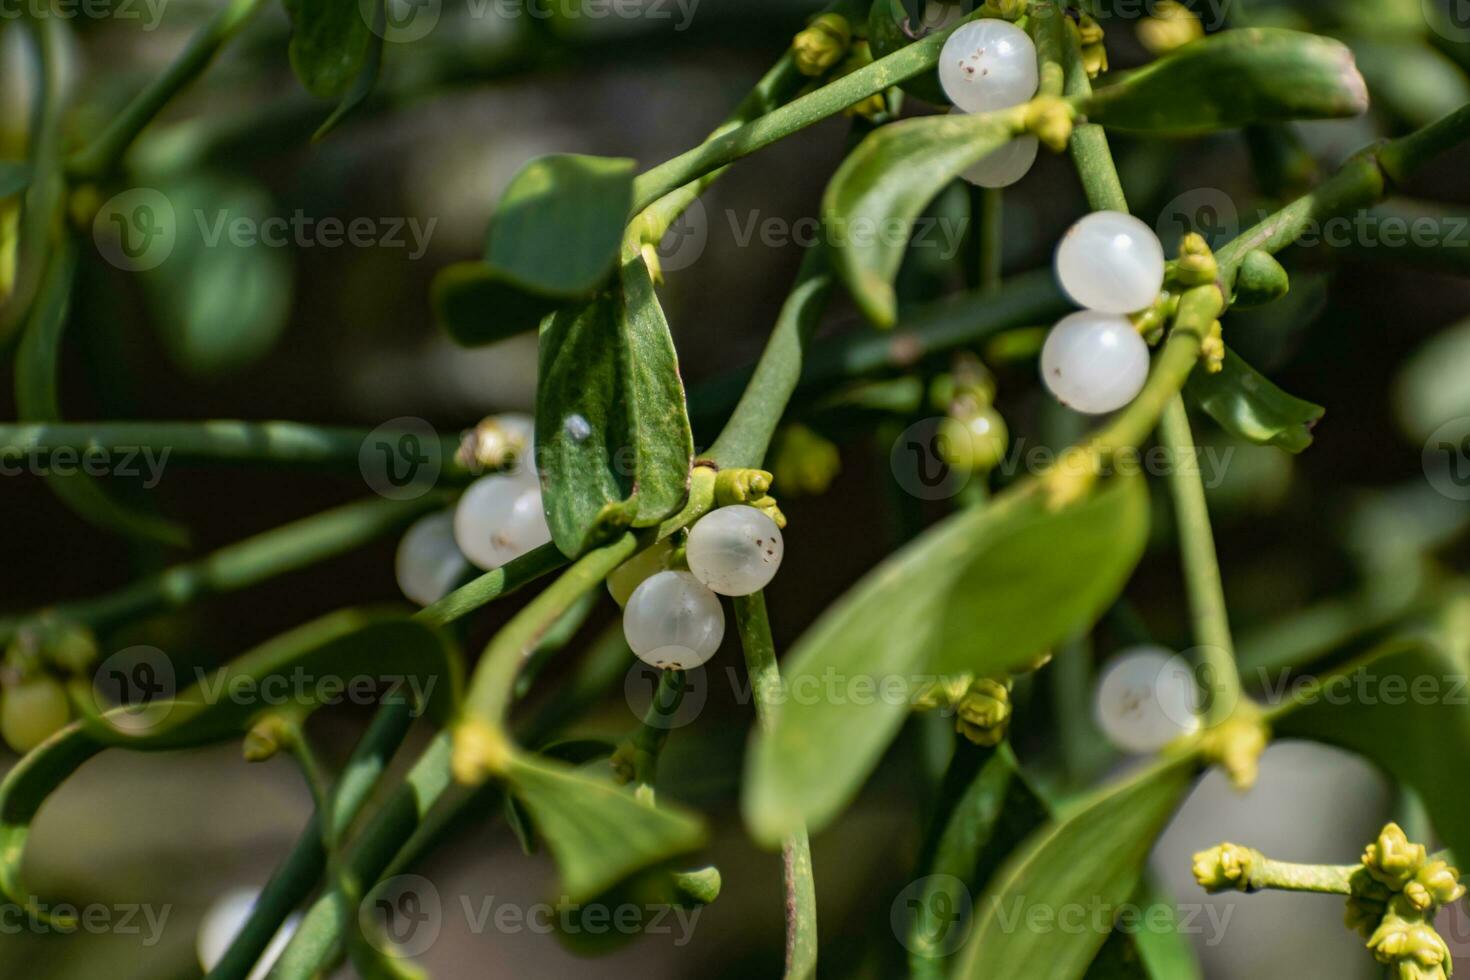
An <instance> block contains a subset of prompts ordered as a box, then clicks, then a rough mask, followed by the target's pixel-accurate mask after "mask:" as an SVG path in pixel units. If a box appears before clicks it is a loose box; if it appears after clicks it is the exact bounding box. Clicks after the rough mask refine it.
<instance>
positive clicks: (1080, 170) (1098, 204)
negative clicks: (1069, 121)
mask: <svg viewBox="0 0 1470 980" xmlns="http://www.w3.org/2000/svg"><path fill="white" fill-rule="evenodd" d="M1057 19H1058V20H1060V19H1061V18H1060V17H1058V18H1057ZM1061 29H1062V30H1064V31H1066V39H1065V41H1064V43H1063V45H1062V63H1063V66H1064V67H1065V69H1066V79H1067V81H1066V87H1065V89H1064V92H1065V93H1066V95H1067V97H1068V98H1071V99H1081V100H1086V99H1088V98H1090V97H1091V96H1092V82H1091V81H1089V80H1088V78H1087V69H1086V68H1084V67H1083V65H1082V48H1081V46H1080V44H1079V43H1078V40H1077V34H1076V32H1075V31H1071V30H1067V29H1066V25H1062V27H1061ZM1067 150H1068V152H1070V153H1071V155H1072V163H1073V165H1074V166H1075V167H1076V168H1077V175H1078V176H1079V177H1080V178H1081V179H1082V189H1083V190H1084V191H1085V192H1086V194H1087V203H1088V204H1089V205H1090V206H1091V207H1092V209H1093V210H1094V211H1123V212H1126V211H1127V210H1128V199H1127V198H1126V197H1125V196H1124V194H1123V183H1122V181H1120V180H1119V179H1118V168H1117V167H1116V166H1114V164H1113V152H1112V150H1110V149H1109V148H1108V134H1107V133H1106V132H1104V131H1103V128H1102V127H1101V126H1099V125H1097V124H1096V123H1084V124H1082V125H1079V126H1076V127H1074V128H1073V130H1072V138H1071V140H1070V141H1069V142H1068V144H1067Z"/></svg>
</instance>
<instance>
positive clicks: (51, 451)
mask: <svg viewBox="0 0 1470 980" xmlns="http://www.w3.org/2000/svg"><path fill="white" fill-rule="evenodd" d="M370 435H372V433H370V432H369V431H368V430H366V429H355V428H347V427H342V426H317V425H306V424H303V423H300V422H242V421H239V420H234V419H212V420H209V421H204V422H39V423H25V424H13V423H11V424H0V467H4V466H5V462H6V461H14V460H26V461H27V462H28V463H33V464H36V465H41V464H45V463H48V462H50V461H51V460H53V459H54V458H55V455H56V453H57V452H59V451H62V450H66V451H70V452H72V453H75V454H77V455H78V456H80V457H85V456H86V454H88V453H95V452H105V453H107V454H109V455H111V454H116V453H120V452H130V451H137V450H140V449H148V450H156V451H157V452H159V453H161V454H163V455H162V457H161V460H160V465H162V464H163V463H167V462H169V461H188V462H211V463H215V462H218V463H240V464H249V465H267V466H288V465H289V466H321V467H335V468H341V469H355V468H357V467H358V466H359V455H360V453H361V451H362V448H363V443H364V442H366V441H367V439H368V437H369V436H370ZM458 448H459V441H458V439H456V438H454V437H452V436H440V437H439V458H440V460H441V461H442V466H441V477H442V478H444V479H449V480H456V481H465V480H469V479H473V478H474V477H475V476H476V475H478V474H476V473H471V472H470V471H469V470H467V469H465V468H464V467H463V466H461V465H460V464H459V463H458V461H457V460H456V458H455V456H456V453H457V451H458ZM6 472H7V470H6V469H0V473H6Z"/></svg>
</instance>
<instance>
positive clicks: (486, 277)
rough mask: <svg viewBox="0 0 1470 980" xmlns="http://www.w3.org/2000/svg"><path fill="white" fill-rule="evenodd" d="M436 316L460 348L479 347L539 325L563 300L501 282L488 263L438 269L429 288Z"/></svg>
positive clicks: (456, 264)
mask: <svg viewBox="0 0 1470 980" xmlns="http://www.w3.org/2000/svg"><path fill="white" fill-rule="evenodd" d="M429 301H430V304H431V305H432V306H433V308H434V319H435V320H437V321H438V323H439V326H440V327H442V328H443V330H444V332H445V333H447V334H449V337H450V339H451V340H453V341H454V342H455V343H456V344H459V345H460V346H461V347H480V346H482V345H484V344H493V343H495V342H496V341H498V340H504V339H506V338H507V337H514V336H516V335H517V334H522V333H525V332H526V331H528V330H534V329H536V326H537V324H539V323H540V322H541V321H542V320H544V319H546V317H547V316H548V315H550V314H551V313H552V312H553V311H555V310H556V308H557V306H558V301H557V300H554V299H547V298H546V297H544V296H536V295H534V294H532V293H528V292H525V291H523V290H520V289H517V288H516V287H514V286H511V285H508V284H507V283H504V282H502V281H501V280H500V279H499V277H497V276H496V275H495V273H494V272H493V271H491V269H490V267H489V266H488V265H486V264H485V263H484V262H480V261H474V262H456V263H454V264H453V265H450V266H446V267H445V268H443V269H441V270H439V273H438V274H437V275H436V276H434V284H433V286H432V287H431V288H430V292H429Z"/></svg>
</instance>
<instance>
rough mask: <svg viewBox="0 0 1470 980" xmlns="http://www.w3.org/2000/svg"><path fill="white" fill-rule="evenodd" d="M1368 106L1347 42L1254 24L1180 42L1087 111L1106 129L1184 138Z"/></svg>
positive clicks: (1103, 91)
mask: <svg viewBox="0 0 1470 980" xmlns="http://www.w3.org/2000/svg"><path fill="white" fill-rule="evenodd" d="M1367 108H1368V88H1367V85H1366V84H1365V83H1364V82H1363V76H1361V75H1360V74H1358V69H1357V67H1356V66H1355V65H1354V64H1353V55H1352V52H1351V51H1349V50H1348V48H1347V46H1346V45H1344V44H1342V43H1341V42H1340V41H1335V40H1333V39H1331V38H1326V37H1319V36H1318V35H1315V34H1305V33H1302V32H1300V31H1288V30H1282V29H1279V28H1257V27H1253V28H1245V29H1241V30H1233V31H1222V32H1221V33H1219V34H1212V35H1210V36H1209V37H1206V38H1202V39H1200V40H1198V41H1195V42H1194V43H1192V44H1186V45H1185V46H1184V47H1182V48H1180V49H1178V50H1177V51H1175V52H1173V53H1172V54H1169V55H1167V56H1165V57H1163V58H1160V59H1159V60H1158V61H1155V62H1154V63H1152V64H1150V65H1148V66H1147V67H1145V68H1140V69H1138V70H1137V71H1134V72H1130V73H1129V74H1127V75H1126V76H1124V77H1123V78H1122V79H1121V80H1119V81H1117V82H1115V83H1114V84H1111V85H1108V86H1107V87H1105V88H1100V89H1098V90H1097V92H1096V93H1095V94H1094V95H1093V97H1092V100H1091V101H1090V102H1089V103H1088V104H1087V105H1086V107H1085V111H1086V114H1087V119H1088V121H1089V122H1094V123H1101V124H1102V125H1104V126H1107V127H1109V128H1111V129H1119V130H1127V131H1134V132H1147V133H1172V134H1176V135H1187V134H1192V133H1206V132H1210V131H1211V130H1216V129H1230V128H1233V127H1236V126H1244V125H1246V124H1247V123H1261V122H1285V121H1287V120H1292V119H1335V118H1340V117H1343V116H1356V115H1359V114H1361V113H1363V112H1364V111H1366V110H1367Z"/></svg>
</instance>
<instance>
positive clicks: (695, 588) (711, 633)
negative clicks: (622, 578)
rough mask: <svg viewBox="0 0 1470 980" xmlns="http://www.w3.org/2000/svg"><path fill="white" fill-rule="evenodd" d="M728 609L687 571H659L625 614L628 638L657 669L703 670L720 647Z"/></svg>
mask: <svg viewBox="0 0 1470 980" xmlns="http://www.w3.org/2000/svg"><path fill="white" fill-rule="evenodd" d="M724 635H725V610H724V609H723V608H722V607H721V606H720V600H719V597H718V596H716V595H715V594H714V593H713V592H711V591H710V590H709V589H706V588H705V587H704V586H703V585H701V584H700V582H699V579H697V578H695V577H694V576H693V575H691V574H689V573H688V572H673V571H668V572H659V573H658V574H656V575H652V576H650V577H648V578H647V579H644V581H643V584H642V585H640V586H638V588H636V589H634V590H633V594H632V595H631V596H629V597H628V604H627V606H625V607H624V609H623V636H625V637H627V639H628V646H630V647H632V648H633V652H634V653H635V654H637V655H638V659H639V660H642V661H643V662H644V663H646V664H650V665H652V666H654V667H668V668H673V667H679V668H683V669H686V670H687V669H689V668H691V667H698V666H699V665H700V664H702V663H704V662H705V661H706V660H708V659H709V658H710V657H712V656H714V655H715V651H716V650H718V649H719V647H720V640H721V639H723V638H724Z"/></svg>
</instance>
